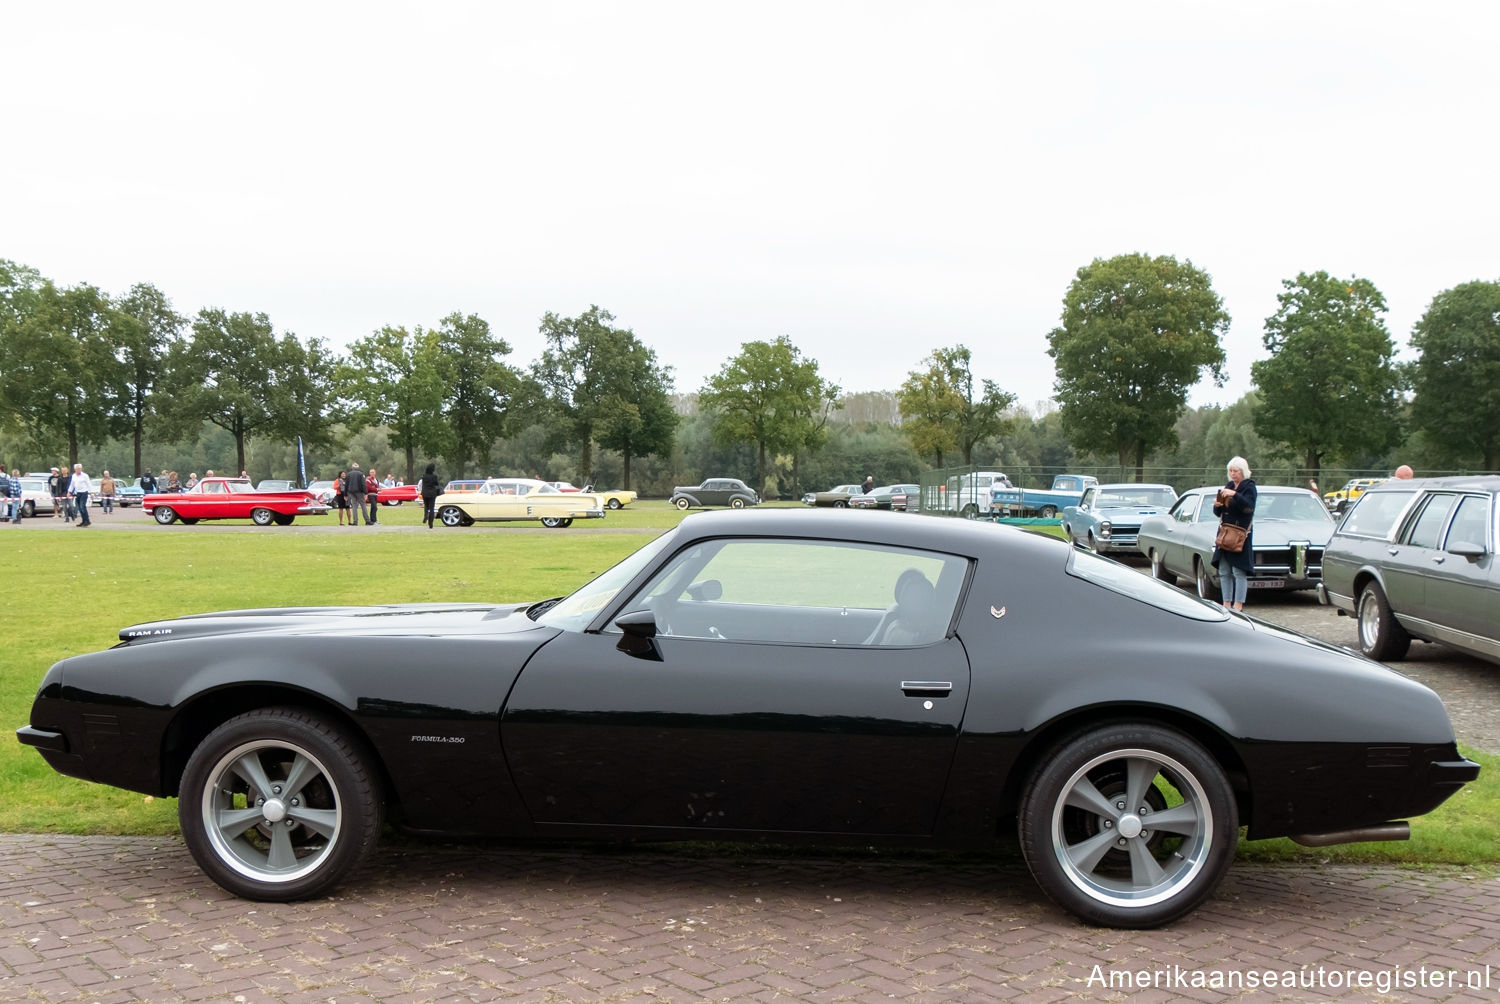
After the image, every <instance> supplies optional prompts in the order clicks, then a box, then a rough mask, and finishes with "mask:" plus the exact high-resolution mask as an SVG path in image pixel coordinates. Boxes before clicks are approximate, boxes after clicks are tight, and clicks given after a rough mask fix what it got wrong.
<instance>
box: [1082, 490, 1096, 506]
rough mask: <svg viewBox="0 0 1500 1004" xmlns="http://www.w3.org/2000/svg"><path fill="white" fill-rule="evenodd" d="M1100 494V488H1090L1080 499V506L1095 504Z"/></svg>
mask: <svg viewBox="0 0 1500 1004" xmlns="http://www.w3.org/2000/svg"><path fill="white" fill-rule="evenodd" d="M1098 495H1099V492H1098V489H1095V488H1090V489H1089V490H1088V491H1086V492H1084V493H1083V498H1081V499H1079V500H1078V506H1079V508H1088V507H1089V506H1091V505H1093V504H1094V500H1095V499H1096V498H1098Z"/></svg>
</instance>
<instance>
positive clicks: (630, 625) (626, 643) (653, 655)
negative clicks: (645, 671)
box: [615, 610, 661, 662]
mask: <svg viewBox="0 0 1500 1004" xmlns="http://www.w3.org/2000/svg"><path fill="white" fill-rule="evenodd" d="M615 627H617V628H619V629H620V630H621V631H623V632H625V633H624V634H622V635H621V636H620V640H619V641H618V642H617V643H616V644H615V648H617V649H619V650H620V651H621V652H624V653H625V654H626V655H633V656H635V657H636V658H637V659H650V660H652V661H653V662H661V652H660V651H658V650H657V648H656V614H654V613H652V612H651V611H650V610H632V611H630V612H629V613H624V614H621V615H620V616H618V617H616V618H615Z"/></svg>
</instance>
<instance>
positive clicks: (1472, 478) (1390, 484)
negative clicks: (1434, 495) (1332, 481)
mask: <svg viewBox="0 0 1500 1004" xmlns="http://www.w3.org/2000/svg"><path fill="white" fill-rule="evenodd" d="M1414 488H1422V489H1427V490H1442V491H1476V492H1500V474H1454V475H1449V476H1448V477H1442V478H1391V479H1390V480H1388V481H1382V482H1381V483H1380V484H1378V485H1371V486H1370V487H1369V489H1368V490H1367V491H1366V494H1369V493H1370V492H1381V493H1384V492H1400V491H1411V490H1412V489H1414Z"/></svg>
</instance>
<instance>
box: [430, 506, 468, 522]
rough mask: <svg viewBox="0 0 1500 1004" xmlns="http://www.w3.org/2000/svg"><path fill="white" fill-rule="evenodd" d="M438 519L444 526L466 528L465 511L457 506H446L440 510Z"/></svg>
mask: <svg viewBox="0 0 1500 1004" xmlns="http://www.w3.org/2000/svg"><path fill="white" fill-rule="evenodd" d="M437 515H438V519H439V520H441V521H442V524H443V525H444V526H464V525H465V524H464V511H463V510H462V509H460V508H459V507H458V506H456V505H445V506H443V507H442V508H441V509H439V510H438V514H437Z"/></svg>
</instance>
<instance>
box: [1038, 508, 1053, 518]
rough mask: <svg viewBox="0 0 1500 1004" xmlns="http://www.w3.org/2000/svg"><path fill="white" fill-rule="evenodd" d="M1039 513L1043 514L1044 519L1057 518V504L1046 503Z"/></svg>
mask: <svg viewBox="0 0 1500 1004" xmlns="http://www.w3.org/2000/svg"><path fill="white" fill-rule="evenodd" d="M1037 515H1039V516H1041V517H1042V519H1055V518H1056V517H1057V506H1055V505H1044V506H1042V508H1041V510H1040V511H1039V512H1038V513H1037Z"/></svg>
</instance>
